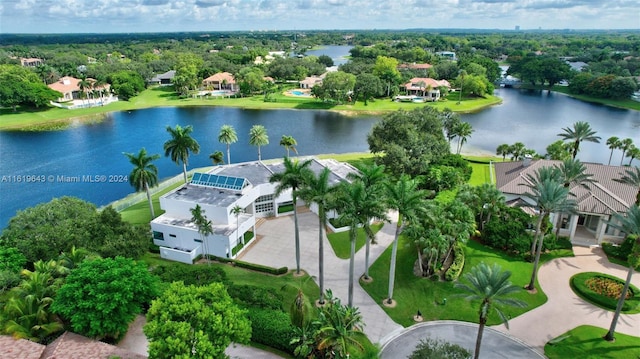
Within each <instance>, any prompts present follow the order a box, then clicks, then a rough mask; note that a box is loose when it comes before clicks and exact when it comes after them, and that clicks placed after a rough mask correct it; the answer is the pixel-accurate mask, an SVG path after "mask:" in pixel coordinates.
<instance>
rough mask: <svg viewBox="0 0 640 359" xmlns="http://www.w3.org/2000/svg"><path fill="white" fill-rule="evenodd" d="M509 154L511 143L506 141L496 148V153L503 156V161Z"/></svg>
mask: <svg viewBox="0 0 640 359" xmlns="http://www.w3.org/2000/svg"><path fill="white" fill-rule="evenodd" d="M508 154H509V145H508V144H506V143H503V144H501V145H500V146H498V148H496V155H498V156H502V162H504V161H505V159H506V158H507V155H508Z"/></svg>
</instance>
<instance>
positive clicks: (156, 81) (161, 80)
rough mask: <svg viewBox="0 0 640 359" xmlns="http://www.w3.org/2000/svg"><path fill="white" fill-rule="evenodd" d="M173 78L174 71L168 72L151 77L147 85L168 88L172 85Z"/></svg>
mask: <svg viewBox="0 0 640 359" xmlns="http://www.w3.org/2000/svg"><path fill="white" fill-rule="evenodd" d="M175 76H176V70H169V71H167V72H165V73H163V74H158V75H155V76H153V77H152V78H151V79H150V80H149V81H147V83H148V84H150V85H160V86H169V85H171V84H172V81H173V78H174V77H175Z"/></svg>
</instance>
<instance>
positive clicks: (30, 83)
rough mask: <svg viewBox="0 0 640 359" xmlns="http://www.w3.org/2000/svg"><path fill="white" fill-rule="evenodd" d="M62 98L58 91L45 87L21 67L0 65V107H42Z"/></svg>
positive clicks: (32, 73) (32, 74)
mask: <svg viewBox="0 0 640 359" xmlns="http://www.w3.org/2000/svg"><path fill="white" fill-rule="evenodd" d="M59 97H62V94H61V93H60V92H58V91H54V90H52V89H50V88H49V87H47V85H45V84H44V83H43V82H42V81H41V80H40V78H38V76H37V75H36V74H35V73H34V72H32V71H30V70H28V69H26V68H23V67H22V66H18V65H0V106H3V107H9V108H12V109H13V111H16V110H17V108H18V106H29V107H31V106H32V107H36V108H38V107H44V106H47V105H48V104H49V101H54V100H56V99H58V98H59Z"/></svg>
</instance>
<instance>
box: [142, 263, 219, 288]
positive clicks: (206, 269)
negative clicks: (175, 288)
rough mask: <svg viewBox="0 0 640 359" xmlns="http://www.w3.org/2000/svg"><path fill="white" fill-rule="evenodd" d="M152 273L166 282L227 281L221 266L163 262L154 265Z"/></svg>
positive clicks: (202, 282) (202, 283)
mask: <svg viewBox="0 0 640 359" xmlns="http://www.w3.org/2000/svg"><path fill="white" fill-rule="evenodd" d="M152 273H153V274H155V275H157V276H158V277H160V280H162V281H163V282H167V283H171V282H175V281H182V282H184V284H185V285H207V284H210V283H213V282H220V283H227V282H228V279H227V273H226V272H225V271H224V270H223V269H222V268H220V267H212V266H207V265H190V266H185V265H179V266H178V265H172V264H163V265H159V266H157V267H155V268H154V269H153V271H152Z"/></svg>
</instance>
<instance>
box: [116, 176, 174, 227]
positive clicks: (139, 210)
mask: <svg viewBox="0 0 640 359" xmlns="http://www.w3.org/2000/svg"><path fill="white" fill-rule="evenodd" d="M182 185H184V183H182V182H178V183H176V184H173V185H171V186H169V187H167V188H165V189H163V190H162V191H159V192H158V193H156V194H154V195H152V196H151V201H152V202H153V211H154V212H155V214H156V217H157V216H159V215H161V214H163V213H164V211H163V210H162V209H161V208H160V196H162V195H164V194H166V193H168V192H170V191H172V190H174V189H176V188H178V187H180V186H182ZM120 214H121V215H122V219H123V220H124V221H126V222H129V223H131V224H149V222H151V212H149V202H147V199H146V197H145V199H144V200H143V201H141V202H138V203H136V204H134V205H132V206H131V207H127V208H125V209H123V210H122V211H120Z"/></svg>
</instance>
